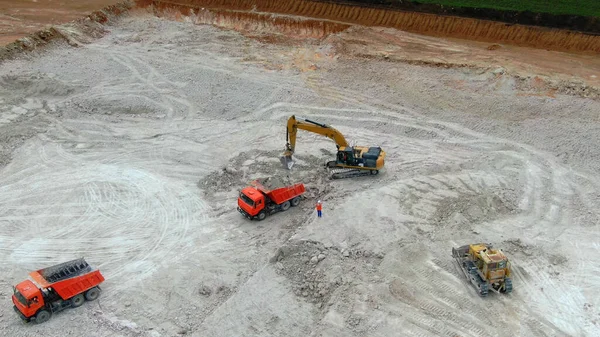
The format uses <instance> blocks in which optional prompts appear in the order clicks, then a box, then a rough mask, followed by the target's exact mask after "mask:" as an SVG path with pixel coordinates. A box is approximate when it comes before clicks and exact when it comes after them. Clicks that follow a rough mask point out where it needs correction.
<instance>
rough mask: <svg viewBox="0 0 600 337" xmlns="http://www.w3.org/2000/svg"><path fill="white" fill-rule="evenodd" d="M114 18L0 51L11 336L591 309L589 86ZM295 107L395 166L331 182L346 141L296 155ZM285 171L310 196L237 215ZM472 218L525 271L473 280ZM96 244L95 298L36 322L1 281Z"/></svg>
mask: <svg viewBox="0 0 600 337" xmlns="http://www.w3.org/2000/svg"><path fill="white" fill-rule="evenodd" d="M108 29H109V30H110V32H109V34H108V35H106V36H105V37H104V38H102V39H100V40H98V41H96V42H93V43H91V44H89V45H85V46H83V47H81V48H78V49H74V48H70V47H67V46H61V47H63V48H53V49H51V50H49V51H47V52H45V53H44V54H42V55H37V56H35V57H32V58H28V59H21V60H17V61H14V62H9V63H6V64H5V65H4V66H3V67H2V69H0V79H1V81H2V82H1V83H2V91H1V94H2V96H1V97H0V99H1V101H0V109H1V111H2V119H1V121H0V134H1V135H2V136H3V138H0V141H1V142H2V143H1V145H2V149H1V152H0V153H1V155H2V156H1V157H0V159H2V161H1V163H2V165H4V166H3V168H2V171H1V173H2V174H1V175H0V225H1V226H0V228H1V229H0V274H2V277H1V278H2V280H1V281H0V286H1V287H2V289H3V290H2V292H3V295H0V296H3V297H2V298H3V300H4V301H5V302H6V303H8V304H7V305H4V306H1V307H0V314H2V315H1V316H0V322H2V324H1V325H0V326H3V327H4V331H3V332H6V334H7V335H10V336H30V335H32V334H35V333H39V332H41V331H44V334H45V336H63V335H65V333H71V334H75V335H83V334H86V335H97V336H115V335H121V336H173V335H176V334H178V333H179V334H190V335H194V336H247V335H257V336H280V335H282V334H286V335H289V336H364V335H369V336H389V335H390V334H398V331H402V333H403V335H406V336H437V335H448V336H453V335H461V336H516V335H520V336H591V335H595V334H597V333H598V332H600V328H599V324H600V323H599V321H598V319H599V318H600V317H599V315H600V312H599V310H598V306H600V301H599V299H598V296H596V294H595V292H596V289H597V287H598V285H599V284H600V279H599V277H598V273H597V270H596V269H597V268H596V267H595V266H597V265H598V263H599V262H600V260H599V258H598V257H597V256H598V254H597V251H598V247H597V244H596V243H595V242H596V241H598V233H597V232H598V221H599V219H600V217H599V215H600V214H599V213H598V210H597V208H598V207H597V206H598V197H599V194H600V180H599V178H598V174H599V172H598V170H597V167H598V165H597V164H598V162H597V161H598V158H599V154H600V153H599V152H598V151H600V150H599V149H600V146H599V145H600V144H599V143H600V130H599V129H598V126H597V125H598V124H597V122H598V113H597V112H598V111H600V106H599V103H598V102H597V101H593V100H589V99H584V98H575V97H572V96H565V95H560V94H557V95H555V97H554V98H551V97H542V96H540V97H535V96H534V97H531V96H524V95H521V94H522V92H521V91H519V88H518V86H517V84H515V82H514V81H513V80H512V79H511V78H510V77H508V76H506V77H504V76H502V75H500V76H498V75H497V74H493V73H487V72H483V73H477V71H476V70H470V69H462V70H453V69H445V70H441V69H435V68H427V67H420V66H414V65H407V64H401V63H392V62H385V61H376V60H371V61H365V60H362V59H354V58H348V57H345V56H344V55H343V53H342V52H341V51H339V50H337V51H336V50H335V48H334V47H333V46H331V45H329V44H328V43H327V41H325V42H319V41H317V40H311V41H307V42H306V44H303V45H301V46H292V45H286V44H278V45H272V44H266V43H261V42H258V41H256V40H250V39H246V38H244V37H243V36H241V35H239V34H237V33H233V32H229V31H222V30H219V29H216V28H213V27H209V26H197V25H193V24H190V23H177V22H170V21H166V20H161V19H157V18H153V17H146V16H134V17H130V18H124V19H122V20H121V21H120V22H119V23H118V24H117V25H115V26H111V27H108ZM324 51H327V52H332V53H337V55H336V56H337V57H331V58H327V57H321V58H319V57H315V54H316V53H323V54H324ZM457 82H461V83H464V84H465V85H463V86H455V85H451V84H452V83H457ZM291 114H297V115H301V116H310V117H311V118H312V119H315V120H320V121H323V122H326V123H328V124H331V125H333V126H335V127H336V128H338V129H339V130H341V131H342V132H343V133H344V134H345V135H346V136H347V138H349V139H350V140H351V141H353V142H356V143H357V145H381V146H382V147H384V149H385V150H386V151H387V152H388V154H389V155H388V158H387V160H386V169H385V171H384V172H382V174H380V175H378V176H377V177H376V178H374V179H373V178H364V179H363V178H361V179H354V180H340V181H329V180H327V179H326V175H325V172H324V170H323V168H322V165H321V164H322V163H324V162H325V161H326V160H328V159H330V158H331V155H332V151H333V150H334V149H335V147H334V145H333V144H332V143H331V142H330V141H328V140H327V139H325V138H322V137H319V136H316V135H312V134H307V133H301V134H299V136H298V146H297V151H298V159H299V163H298V165H297V166H295V167H294V170H292V171H291V172H288V171H285V170H283V168H282V166H281V164H280V162H279V159H278V156H279V155H280V154H281V151H282V150H283V146H284V143H285V138H284V137H285V133H284V132H285V131H284V126H285V120H286V119H287V117H289V116H290V115H291ZM6 135H8V136H6ZM274 175H275V176H279V177H280V178H281V179H283V180H289V181H299V180H301V181H304V182H306V183H307V186H308V188H309V192H308V194H307V195H308V197H309V198H308V200H306V201H305V202H304V203H303V204H302V206H301V207H299V208H295V209H292V210H290V211H288V212H286V213H284V214H278V215H276V216H272V217H269V218H268V219H267V220H265V221H264V222H261V223H257V222H249V221H247V220H246V219H244V218H242V217H241V216H240V215H239V214H238V213H237V212H236V210H235V199H236V196H237V191H238V190H239V188H241V187H243V186H244V185H245V184H246V183H247V182H249V181H250V180H252V179H254V178H258V177H268V176H274ZM316 198H321V199H322V200H324V205H325V210H324V218H322V219H317V218H316V217H315V215H314V212H313V208H312V206H313V204H312V203H313V201H314V200H315V199H316ZM471 241H483V242H493V243H494V244H495V245H496V246H497V247H501V248H505V249H506V251H507V253H508V254H509V256H510V257H511V258H512V259H513V261H514V265H515V275H516V277H515V282H514V285H515V291H514V292H513V293H512V294H510V295H508V296H495V295H493V296H490V297H489V298H486V299H480V298H479V297H478V296H477V295H476V294H475V292H474V290H473V289H471V288H470V287H469V284H467V283H466V282H465V280H464V279H463V277H462V274H460V273H459V270H458V269H457V268H456V267H455V266H454V264H453V263H452V262H453V261H452V260H451V257H450V250H451V247H453V246H458V245H462V244H465V243H468V242H471ZM582 252H585V257H586V258H585V260H582V258H581V257H582ZM82 255H83V256H85V257H86V258H87V260H88V262H90V263H91V264H93V265H98V266H99V267H100V268H101V270H102V271H103V273H104V274H105V276H106V277H107V281H106V284H105V286H104V287H103V288H104V293H103V295H102V298H101V300H100V301H99V302H95V303H88V304H86V305H85V306H83V307H82V308H79V309H77V310H69V311H67V312H64V313H61V314H58V315H56V316H55V317H54V318H53V319H52V320H50V321H49V322H47V323H45V325H44V326H43V327H42V326H32V327H30V326H24V325H23V324H22V323H21V322H20V321H19V320H18V319H17V317H16V316H15V315H14V313H12V309H11V308H10V305H9V303H10V302H9V301H10V298H9V296H8V294H9V292H8V290H9V289H10V285H11V284H12V283H15V282H17V281H19V280H20V279H21V278H23V277H25V276H26V273H27V271H29V270H31V269H35V268H39V267H41V266H45V265H48V264H51V263H55V262H60V261H63V260H65V259H69V258H75V257H79V256H82Z"/></svg>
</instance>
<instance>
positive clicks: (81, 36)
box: [0, 1, 134, 62]
mask: <svg viewBox="0 0 600 337" xmlns="http://www.w3.org/2000/svg"><path fill="white" fill-rule="evenodd" d="M133 6H134V3H133V2H131V1H123V2H120V3H118V4H115V5H110V6H107V7H104V8H103V9H101V10H98V11H93V12H92V13H91V14H89V15H87V16H85V17H82V18H80V19H77V20H74V21H72V22H70V23H66V24H64V25H56V26H52V27H50V28H47V29H43V30H39V31H37V32H35V33H31V34H29V35H28V36H25V37H22V38H19V39H17V40H16V41H15V42H12V43H9V44H7V45H5V46H3V47H1V48H0V62H2V61H4V60H7V59H11V58H13V57H15V56H17V55H19V54H20V53H22V52H24V51H31V50H34V49H38V48H39V47H41V46H44V45H47V44H48V43H50V42H52V41H54V40H57V39H59V40H65V41H67V42H68V43H69V44H70V45H72V46H78V45H80V44H82V43H89V42H91V39H94V38H98V37H100V36H102V35H103V34H105V33H106V29H105V28H104V26H103V24H105V23H107V22H108V21H109V20H110V19H111V18H113V17H116V16H119V15H121V14H122V13H124V12H126V11H128V10H130V9H131V8H132V7H133Z"/></svg>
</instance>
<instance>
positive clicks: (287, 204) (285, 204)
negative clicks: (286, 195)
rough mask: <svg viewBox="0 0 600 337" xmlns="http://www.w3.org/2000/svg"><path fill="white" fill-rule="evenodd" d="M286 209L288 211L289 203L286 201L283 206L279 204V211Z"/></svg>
mask: <svg viewBox="0 0 600 337" xmlns="http://www.w3.org/2000/svg"><path fill="white" fill-rule="evenodd" d="M288 209H290V202H289V201H286V202H284V203H283V204H281V210H282V211H287V210H288Z"/></svg>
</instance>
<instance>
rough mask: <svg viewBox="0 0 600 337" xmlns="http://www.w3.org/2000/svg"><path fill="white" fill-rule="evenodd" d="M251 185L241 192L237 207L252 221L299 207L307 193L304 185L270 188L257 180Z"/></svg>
mask: <svg viewBox="0 0 600 337" xmlns="http://www.w3.org/2000/svg"><path fill="white" fill-rule="evenodd" d="M250 185H251V186H248V187H246V188H244V189H243V190H242V191H241V192H240V195H239V197H238V207H237V209H238V211H239V212H240V213H242V215H243V216H245V217H246V218H248V219H250V220H254V219H257V220H264V219H265V218H266V217H267V215H271V214H273V213H276V212H283V211H287V210H288V209H289V208H290V206H298V204H299V203H300V199H301V196H302V194H304V192H306V189H305V188H304V184H302V183H298V184H293V185H289V186H272V187H270V188H269V187H266V186H265V185H263V184H262V183H261V182H259V181H258V180H255V181H253V182H251V183H250ZM276 185H277V184H276Z"/></svg>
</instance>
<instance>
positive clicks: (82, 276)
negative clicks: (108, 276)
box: [29, 258, 104, 299]
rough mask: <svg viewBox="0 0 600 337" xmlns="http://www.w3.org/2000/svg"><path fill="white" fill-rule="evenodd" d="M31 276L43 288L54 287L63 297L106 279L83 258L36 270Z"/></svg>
mask: <svg viewBox="0 0 600 337" xmlns="http://www.w3.org/2000/svg"><path fill="white" fill-rule="evenodd" d="M29 276H31V278H33V280H34V281H35V282H36V283H37V284H38V285H39V286H40V287H42V288H49V287H52V289H54V291H56V292H57V293H58V294H59V295H60V296H61V297H62V298H63V299H69V298H71V297H73V296H75V295H77V294H79V293H82V292H84V291H86V290H88V289H90V288H93V287H95V286H97V285H99V284H100V283H102V282H103V281H104V276H102V274H101V273H100V271H99V270H97V269H94V268H92V267H91V266H90V265H89V264H88V263H87V262H86V261H85V260H84V259H83V258H81V259H76V260H72V261H68V262H65V263H61V264H57V265H54V266H51V267H48V268H44V269H40V270H36V271H34V272H31V273H29Z"/></svg>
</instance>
